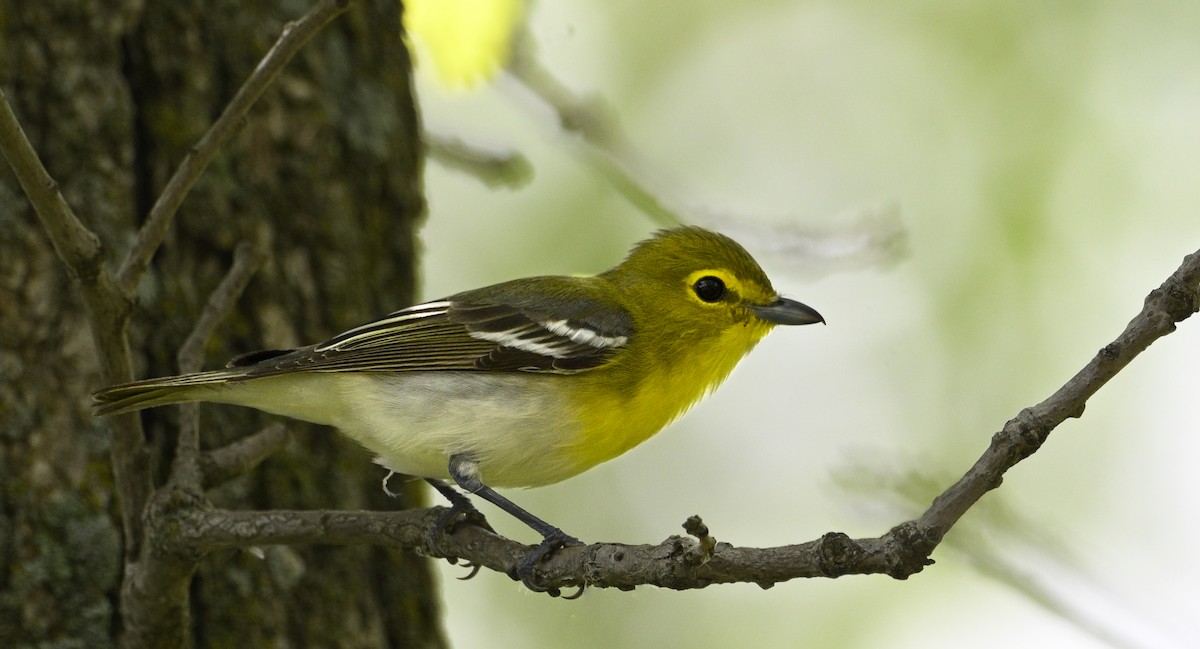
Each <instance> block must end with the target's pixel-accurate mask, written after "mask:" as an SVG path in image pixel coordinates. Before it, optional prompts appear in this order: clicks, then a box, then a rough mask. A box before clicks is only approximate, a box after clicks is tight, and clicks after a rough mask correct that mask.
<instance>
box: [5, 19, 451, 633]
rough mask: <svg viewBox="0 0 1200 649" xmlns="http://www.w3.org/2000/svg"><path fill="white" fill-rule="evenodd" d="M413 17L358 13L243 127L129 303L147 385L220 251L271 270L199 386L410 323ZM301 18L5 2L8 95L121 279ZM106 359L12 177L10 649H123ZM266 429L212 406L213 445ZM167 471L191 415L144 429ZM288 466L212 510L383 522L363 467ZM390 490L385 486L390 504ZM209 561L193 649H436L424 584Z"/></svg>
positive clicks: (402, 575)
mask: <svg viewBox="0 0 1200 649" xmlns="http://www.w3.org/2000/svg"><path fill="white" fill-rule="evenodd" d="M398 8H399V4H398V3H397V2H396V1H395V0H379V1H375V2H369V3H367V2H363V3H358V4H355V5H354V6H353V7H352V8H351V10H350V11H349V12H347V13H345V14H343V15H342V16H341V17H339V18H338V19H337V20H335V21H334V22H333V23H332V24H331V25H330V26H329V27H327V28H326V29H324V30H323V31H322V32H321V33H319V34H318V35H317V36H316V37H315V38H314V39H313V40H312V41H311V42H310V43H309V44H308V45H307V46H305V48H304V49H303V50H302V51H301V53H300V54H299V55H298V56H297V57H296V59H295V60H293V61H292V62H291V63H290V64H289V65H288V67H287V68H286V69H285V70H284V71H283V73H282V74H281V75H280V77H279V79H278V80H277V81H276V83H275V84H274V85H273V86H271V87H270V88H269V89H268V90H267V91H266V93H265V94H264V95H263V96H262V98H261V99H260V100H259V102H258V103H257V104H256V106H255V107H254V108H253V110H251V112H250V113H249V115H248V117H247V119H246V122H245V124H244V126H243V127H242V130H241V131H240V132H239V133H238V134H237V135H236V136H235V138H234V140H233V141H232V142H231V144H230V145H229V146H227V147H226V148H225V149H224V150H222V151H221V153H220V154H218V157H217V158H216V160H215V161H214V162H213V164H212V165H211V167H210V168H209V169H208V170H207V171H206V172H205V173H204V175H203V176H201V178H200V180H199V181H198V182H197V183H196V185H195V187H194V188H193V190H192V192H191V193H190V194H189V195H188V197H187V199H186V200H185V201H184V203H183V206H182V208H181V209H180V212H179V214H178V216H177V217H176V221H175V225H174V228H173V230H172V232H171V233H170V235H169V236H168V238H167V240H166V242H165V243H164V245H163V247H162V248H161V249H160V251H159V253H158V255H157V257H156V258H155V260H154V264H153V266H152V268H151V270H150V272H149V273H148V274H147V276H146V277H145V279H144V280H143V281H142V282H141V285H140V286H139V288H138V304H137V306H136V308H135V313H134V317H133V323H132V326H131V328H130V333H131V341H132V345H131V346H132V349H133V352H134V362H135V366H136V367H137V368H138V373H139V375H142V376H156V375H163V374H173V373H177V371H178V367H177V366H176V365H175V361H174V358H175V352H176V350H177V349H178V348H179V346H180V344H181V343H182V342H183V340H184V339H185V337H186V336H187V335H188V333H189V330H190V329H191V327H192V325H193V323H194V322H195V321H196V319H197V317H198V315H199V313H200V311H201V309H202V308H203V306H204V303H205V300H206V299H207V296H208V293H209V292H210V291H211V290H212V289H213V288H214V287H215V286H216V285H217V283H218V282H219V281H220V280H221V278H222V276H223V274H224V273H225V272H226V271H227V270H228V267H229V265H230V262H231V257H232V251H233V249H234V248H235V247H236V246H237V245H238V243H239V242H242V241H252V242H255V243H256V244H257V245H259V246H260V247H261V248H262V249H263V250H264V251H265V252H266V253H267V255H268V258H267V261H266V262H265V263H264V264H263V266H262V267H261V269H260V270H259V272H258V273H257V275H255V277H254V278H253V280H252V281H251V284H250V286H249V288H248V289H247V291H246V293H245V295H244V296H243V297H242V298H241V301H240V302H239V306H238V308H237V309H236V310H235V313H234V315H233V317H231V318H230V319H229V320H227V321H226V322H224V323H223V324H222V326H221V327H219V328H218V330H217V335H216V337H215V338H214V340H213V341H211V342H210V344H209V345H208V346H207V348H206V352H207V358H208V362H207V367H216V366H219V365H220V364H223V363H224V361H225V360H226V358H227V357H229V356H231V355H234V354H237V353H242V352H247V351H252V350H256V349H260V348H278V347H285V346H292V345H297V344H304V343H309V342H316V341H318V340H321V339H323V338H326V337H329V336H331V335H332V334H335V333H337V332H338V331H341V330H343V329H345V328H348V327H350V326H352V325H355V324H358V323H360V322H361V321H363V320H365V319H367V318H369V317H371V316H374V315H378V314H381V313H384V312H387V311H390V310H394V309H396V308H399V307H401V306H404V305H406V304H409V303H411V300H412V297H413V285H414V260H415V237H414V228H415V226H416V225H417V223H418V219H419V218H420V216H421V212H422V209H423V201H422V197H421V193H420V191H421V161H420V142H419V128H418V119H417V114H416V109H415V106H414V103H413V97H412V94H411V87H410V77H409V74H410V61H409V59H408V54H407V52H406V51H405V49H404V46H403V43H402V41H401V38H400V26H399V25H400V23H399V15H398ZM306 9H307V3H296V2H277V3H242V2H228V1H226V2H215V3H214V2H203V1H200V0H183V1H178V2H176V1H173V2H152V3H142V2H137V1H134V0H129V1H125V2H121V1H110V2H101V3H67V4H63V3H42V2H26V1H22V0H0V16H3V20H0V43H2V44H0V84H3V87H4V90H5V92H6V93H7V94H8V97H9V99H10V101H11V102H12V103H13V107H14V109H15V110H16V112H17V115H18V117H19V118H20V119H21V121H22V124H23V125H24V127H25V129H26V132H27V134H28V135H29V137H30V139H31V140H32V142H33V144H34V146H35V148H36V149H37V151H38V152H39V154H40V155H41V156H42V159H43V162H44V163H45V164H46V166H47V168H48V169H49V171H50V173H51V175H53V176H54V178H55V179H56V180H57V181H58V182H59V183H60V185H61V188H62V190H63V193H64V195H65V197H66V199H67V201H68V202H69V203H70V204H71V205H72V206H73V207H74V208H75V210H76V212H77V213H78V214H79V216H80V218H81V219H82V220H83V221H84V222H85V223H86V224H87V225H88V226H89V227H91V228H92V229H93V230H95V231H96V233H97V234H98V235H99V236H100V238H101V240H102V241H103V243H104V245H105V247H106V248H107V249H108V250H109V252H110V253H111V256H110V260H111V261H112V262H113V263H116V262H117V261H119V260H120V259H121V258H122V257H123V255H124V254H125V253H126V252H127V250H128V249H129V246H130V245H131V243H132V241H133V237H134V234H135V232H136V228H137V227H138V225H139V224H140V223H141V220H142V219H143V218H144V217H145V215H146V213H147V211H148V210H149V208H150V206H151V205H152V204H153V202H154V200H155V198H156V197H157V196H158V194H159V193H160V192H161V191H162V188H163V186H164V184H165V183H166V181H167V179H168V178H169V177H170V175H171V174H172V172H173V171H174V169H175V167H176V166H177V165H178V164H179V162H180V160H181V159H182V158H183V156H184V155H185V154H186V152H187V151H188V147H189V146H191V145H192V144H193V143H194V142H195V141H196V140H197V139H198V138H199V136H200V135H201V134H202V133H203V132H204V130H205V129H206V128H208V126H209V125H210V124H211V123H212V122H213V120H214V119H215V118H216V116H217V115H219V114H220V112H221V110H222V109H223V107H224V106H225V104H226V103H227V102H228V101H229V99H230V98H231V97H232V96H233V94H234V93H235V92H236V91H237V89H238V87H239V85H240V84H241V83H242V81H243V80H244V79H245V78H246V77H247V76H248V75H249V74H250V72H251V71H252V70H253V69H254V67H255V65H256V64H257V63H258V61H259V60H260V59H261V58H262V56H263V55H264V54H265V53H266V51H267V50H268V48H270V46H271V44H272V43H273V42H274V40H275V38H276V37H277V36H278V35H279V33H280V32H281V30H282V29H283V27H284V25H285V23H286V22H287V21H289V20H294V19H296V18H298V17H299V16H300V14H301V13H303V11H305V10H306ZM95 353H96V352H95V350H94V348H93V345H92V342H91V336H90V332H89V329H88V324H87V322H86V320H85V314H84V309H83V308H82V306H81V304H80V300H79V297H78V295H77V294H76V292H75V291H74V287H73V282H72V278H71V277H70V276H69V275H68V273H67V272H65V270H64V268H63V266H62V265H61V264H60V263H59V261H58V259H57V257H56V256H55V254H54V251H53V250H52V248H51V247H50V245H49V243H48V241H47V239H46V237H45V235H44V233H43V232H42V231H41V228H40V225H39V224H38V221H37V219H36V218H35V216H34V214H33V212H32V210H31V208H30V206H29V203H28V201H26V200H25V197H24V196H23V195H22V193H21V190H20V187H19V186H18V185H17V184H16V182H15V180H14V178H13V176H12V174H11V173H9V171H8V170H7V167H5V170H4V171H0V639H2V640H0V644H3V645H4V646H6V647H22V646H35V645H39V646H49V645H54V646H86V647H106V646H113V645H114V644H115V643H116V642H117V639H118V637H119V635H120V633H121V629H120V628H119V627H120V620H121V615H120V612H119V611H117V610H116V607H117V606H118V602H119V596H118V592H119V585H120V579H121V571H122V538H121V531H120V517H119V513H118V512H117V511H116V508H117V504H116V501H115V498H114V497H113V487H112V476H111V473H110V471H109V469H108V449H107V437H106V426H105V424H104V422H103V421H97V420H94V419H92V417H91V416H90V414H89V407H88V398H87V395H88V393H89V392H91V391H92V390H94V389H96V388H98V387H101V386H99V385H97V379H96V367H97V362H96V358H95ZM270 420H271V418H270V417H268V416H266V415H263V414H261V413H258V412H255V411H249V410H244V409H238V408H232V407H223V406H206V407H204V408H203V409H202V415H201V427H202V436H203V442H202V443H203V445H204V446H206V447H213V446H218V445H221V444H224V443H227V442H229V441H230V440H232V439H235V438H237V437H240V436H243V435H246V434H248V433H250V432H253V431H255V430H257V429H258V428H260V427H261V426H263V425H264V424H265V423H266V422H268V421H270ZM143 421H144V422H145V425H146V430H147V434H148V435H149V437H150V439H151V448H152V450H153V451H154V453H152V458H153V459H152V461H153V462H154V463H155V467H156V470H158V473H159V475H160V476H161V475H162V474H163V472H165V470H166V469H167V467H168V466H169V461H170V457H169V455H170V450H171V448H172V445H173V442H174V439H175V431H176V430H177V421H178V414H177V412H176V409H174V408H163V409H159V410H153V411H148V412H146V413H145V415H144V416H143ZM288 426H289V430H290V431H291V432H292V435H291V441H290V443H289V444H288V446H287V447H286V448H285V449H284V450H283V451H282V452H280V453H277V454H276V455H275V456H274V457H272V458H271V459H269V460H267V461H266V462H265V463H264V464H263V465H261V466H260V467H259V468H258V469H257V470H255V471H254V472H253V473H252V474H250V475H248V476H243V477H242V478H239V479H237V480H235V481H233V482H231V483H229V484H227V485H225V486H223V487H221V488H219V489H216V490H214V491H213V492H211V493H210V494H209V495H210V497H211V499H212V501H213V503H214V504H215V505H216V506H219V507H224V508H237V509H268V508H294V509H317V508H329V509H384V508H396V507H402V506H413V505H414V504H419V499H420V492H419V491H417V490H416V486H415V483H410V485H409V486H408V488H407V489H406V491H405V494H404V497H403V498H401V499H398V500H391V499H388V498H386V497H384V496H383V494H382V493H381V490H380V488H379V481H380V478H381V477H382V473H381V472H380V471H379V470H378V469H377V467H375V466H373V465H372V464H371V462H370V458H369V457H368V456H367V455H366V454H365V453H364V452H362V451H361V450H360V449H358V448H356V447H355V446H354V445H353V444H351V443H349V442H347V441H345V440H344V439H342V438H341V437H340V436H337V435H335V434H334V433H333V432H332V431H330V430H329V429H326V428H320V427H309V426H303V425H301V424H299V423H295V422H289V423H288ZM396 486H397V485H396V484H395V483H393V488H395V487H396ZM264 554H265V558H261V559H260V558H258V557H256V556H254V555H252V554H250V553H246V552H217V553H214V554H211V555H208V556H207V557H206V558H205V559H203V560H202V561H201V563H200V567H199V569H198V571H197V573H196V575H195V578H194V580H193V582H192V587H191V598H190V599H191V601H190V611H191V617H190V620H191V625H192V626H191V629H190V633H189V634H188V635H190V637H191V641H192V642H193V644H194V645H195V646H197V647H210V646H211V647H217V646H271V645H273V646H306V647H333V646H336V647H382V646H404V647H417V646H420V647H425V646H442V645H444V644H445V642H444V639H443V637H442V634H441V630H440V628H439V625H438V617H439V615H438V611H437V601H436V598H435V597H436V589H435V586H434V584H433V580H432V576H431V573H430V570H429V567H428V565H427V562H426V561H425V560H423V559H420V558H418V557H416V556H413V555H406V554H398V553H395V552H390V551H387V550H384V549H380V548H374V547H354V548H347V547H330V548H326V547H301V548H265V549H264Z"/></svg>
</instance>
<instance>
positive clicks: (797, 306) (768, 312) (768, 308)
mask: <svg viewBox="0 0 1200 649" xmlns="http://www.w3.org/2000/svg"><path fill="white" fill-rule="evenodd" d="M750 310H751V311H753V312H754V314H755V315H757V316H758V317H759V318H762V319H763V320H766V321H767V322H774V323H775V324H781V325H806V324H815V323H818V322H820V323H821V324H825V318H822V317H821V314H820V313H817V310H816V309H814V308H812V307H810V306H808V305H806V304H801V303H799V302H797V301H795V300H789V299H787V298H786V297H781V298H779V299H777V300H775V301H774V302H772V303H770V304H767V305H763V306H757V305H751V306H750Z"/></svg>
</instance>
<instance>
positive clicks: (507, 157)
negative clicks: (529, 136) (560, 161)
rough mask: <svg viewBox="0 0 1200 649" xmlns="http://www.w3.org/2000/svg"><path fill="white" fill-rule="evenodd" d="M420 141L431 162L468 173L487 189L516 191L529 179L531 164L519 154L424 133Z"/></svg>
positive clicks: (531, 170) (531, 171)
mask: <svg viewBox="0 0 1200 649" xmlns="http://www.w3.org/2000/svg"><path fill="white" fill-rule="evenodd" d="M421 139H422V141H424V142H425V151H426V153H428V155H429V157H430V158H431V159H433V160H436V161H438V162H440V163H441V164H442V165H444V166H446V167H448V168H450V169H457V170H458V171H461V172H463V173H467V174H470V175H472V176H474V177H475V178H478V179H479V180H480V181H481V182H482V183H483V184H485V185H487V186H488V187H489V188H491V189H496V188H499V187H507V188H509V189H518V188H520V187H524V186H525V185H528V184H529V181H530V179H532V178H533V165H531V164H530V163H529V159H528V158H526V157H525V156H524V155H522V154H520V153H516V152H513V151H504V150H489V149H485V148H482V147H479V146H478V145H469V144H466V143H465V142H463V141H462V140H459V139H457V138H452V137H444V136H440V135H434V134H432V133H430V132H428V131H426V132H425V136H424V137H422V138H421Z"/></svg>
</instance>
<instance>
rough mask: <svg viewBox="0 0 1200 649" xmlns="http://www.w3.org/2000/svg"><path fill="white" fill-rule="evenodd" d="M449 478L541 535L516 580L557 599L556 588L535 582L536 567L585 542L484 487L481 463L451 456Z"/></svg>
mask: <svg viewBox="0 0 1200 649" xmlns="http://www.w3.org/2000/svg"><path fill="white" fill-rule="evenodd" d="M450 477H452V478H454V482H455V483H456V484H458V486H459V487H461V488H462V489H463V490H465V491H466V492H467V493H472V494H475V495H477V496H479V497H481V498H483V499H484V500H486V501H488V502H490V503H492V504H493V505H495V506H497V507H499V508H500V509H503V510H504V511H506V512H508V513H509V514H510V515H512V516H513V517H514V518H516V519H517V520H519V521H521V522H522V523H525V524H526V525H528V526H529V527H531V528H532V529H533V530H534V531H535V532H537V533H538V534H541V535H542V542H541V543H540V544H538V546H537V547H536V548H534V549H533V551H532V552H530V553H529V554H528V555H526V557H525V558H524V559H522V560H521V563H520V564H519V565H518V566H517V574H516V577H517V578H519V579H520V580H521V583H523V584H525V587H526V588H528V589H529V590H532V591H534V592H538V593H547V594H549V595H550V596H551V597H558V596H559V594H560V592H559V590H558V589H557V588H543V587H541V586H539V585H537V584H535V583H534V582H533V579H532V577H533V568H534V566H536V565H537V563H538V562H539V561H541V560H542V559H545V558H546V557H548V556H550V555H552V554H554V552H555V550H558V549H559V548H561V547H565V546H568V545H583V542H582V541H580V540H579V539H577V538H575V537H573V536H571V535H569V534H567V533H566V532H563V531H562V530H560V529H558V528H557V527H554V526H553V525H551V524H549V523H547V522H546V521H544V520H542V519H540V518H538V517H537V516H534V515H533V514H531V513H529V512H528V511H525V510H524V509H523V508H521V507H520V506H519V505H517V504H516V503H514V502H513V501H511V500H509V499H508V498H505V497H504V496H501V495H500V494H499V493H497V492H496V490H495V489H492V488H491V487H489V486H487V485H486V484H484V483H483V481H482V480H480V479H479V465H478V463H476V462H475V461H474V460H471V459H470V458H468V457H465V456H463V455H453V456H451V457H450ZM443 493H444V492H443ZM460 497H461V494H460ZM510 576H511V575H510ZM582 594H583V587H582V586H580V589H579V592H578V593H576V594H575V595H574V596H572V597H571V598H569V599H574V598H576V597H579V596H580V595H582Z"/></svg>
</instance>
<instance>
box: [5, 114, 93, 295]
mask: <svg viewBox="0 0 1200 649" xmlns="http://www.w3.org/2000/svg"><path fill="white" fill-rule="evenodd" d="M0 151H3V153H4V157H5V158H6V159H7V160H8V164H9V165H11V166H12V170H13V173H15V174H16V176H17V180H18V181H19V182H20V183H21V188H22V189H24V190H25V195H26V196H28V197H29V202H30V203H32V204H33V209H34V211H35V212H37V215H38V218H40V219H41V221H42V227H44V228H45V229H46V234H47V235H49V237H50V243H52V244H53V245H54V251H55V252H57V253H58V256H59V258H60V259H62V260H63V262H64V263H66V265H67V269H68V270H70V271H71V273H73V274H75V275H76V276H82V277H92V276H94V275H95V274H96V273H98V272H99V269H100V267H101V264H102V263H103V256H102V253H101V248H100V240H99V239H97V238H96V235H95V234H94V233H93V232H92V231H91V230H89V229H87V227H86V226H84V225H83V223H81V222H80V221H79V219H78V218H77V217H76V216H75V212H74V211H73V210H72V209H71V206H70V205H68V204H67V201H66V199H64V198H63V195H62V193H61V192H59V191H58V183H56V182H54V179H53V178H51V177H50V173H49V172H48V171H46V167H45V166H43V165H42V161H41V159H39V158H38V155H37V153H36V152H35V151H34V150H33V145H32V144H30V143H29V139H28V138H27V137H25V131H24V130H22V129H21V125H20V123H19V122H18V121H17V116H16V115H15V114H14V113H13V110H12V106H11V105H9V103H8V97H6V96H5V95H4V92H3V91H2V90H0Z"/></svg>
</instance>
